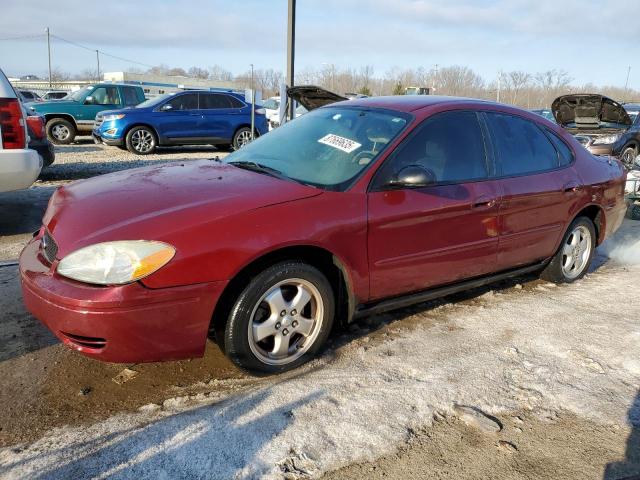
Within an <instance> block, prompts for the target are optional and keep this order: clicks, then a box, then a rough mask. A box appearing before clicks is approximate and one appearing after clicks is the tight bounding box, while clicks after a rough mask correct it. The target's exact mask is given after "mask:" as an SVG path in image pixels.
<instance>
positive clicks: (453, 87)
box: [438, 65, 485, 97]
mask: <svg viewBox="0 0 640 480" xmlns="http://www.w3.org/2000/svg"><path fill="white" fill-rule="evenodd" d="M438 84H439V86H440V93H442V94H444V95H455V96H466V97H473V96H478V93H479V92H481V91H482V90H483V89H484V88H485V84H484V80H483V79H482V77H480V75H478V74H476V73H475V72H474V71H473V70H471V69H470V68H468V67H462V66H459V65H454V66H452V67H445V68H442V69H440V71H439V72H438Z"/></svg>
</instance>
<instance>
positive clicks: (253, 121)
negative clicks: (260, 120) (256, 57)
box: [251, 63, 256, 142]
mask: <svg viewBox="0 0 640 480" xmlns="http://www.w3.org/2000/svg"><path fill="white" fill-rule="evenodd" d="M255 124H256V91H255V90H254V89H253V63H252V64H251V141H252V142H253V141H254V140H255Z"/></svg>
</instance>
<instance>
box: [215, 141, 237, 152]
mask: <svg viewBox="0 0 640 480" xmlns="http://www.w3.org/2000/svg"><path fill="white" fill-rule="evenodd" d="M214 147H216V149H217V150H220V151H222V152H230V151H232V150H233V147H232V146H231V144H230V143H220V144H217V145H214Z"/></svg>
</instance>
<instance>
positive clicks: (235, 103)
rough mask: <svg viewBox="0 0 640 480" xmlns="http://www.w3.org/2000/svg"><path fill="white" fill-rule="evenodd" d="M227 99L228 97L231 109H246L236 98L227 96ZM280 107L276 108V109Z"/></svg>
mask: <svg viewBox="0 0 640 480" xmlns="http://www.w3.org/2000/svg"><path fill="white" fill-rule="evenodd" d="M225 97H227V99H228V100H229V101H230V102H231V107H232V108H243V107H244V103H242V102H241V101H240V100H238V99H237V98H235V97H232V96H230V95H225ZM277 108H278V107H277V106H276V109H277Z"/></svg>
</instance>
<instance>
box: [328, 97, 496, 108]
mask: <svg viewBox="0 0 640 480" xmlns="http://www.w3.org/2000/svg"><path fill="white" fill-rule="evenodd" d="M340 103H341V104H342V103H344V104H345V105H347V103H346V102H340ZM456 103H464V104H468V105H474V104H477V105H491V104H495V105H499V104H496V103H495V102H490V101H487V100H478V99H476V98H465V97H448V96H444V95H393V96H388V97H367V98H356V99H354V100H349V101H348V105H350V106H354V107H357V106H362V107H375V108H388V109H390V110H398V111H400V112H414V111H416V110H420V109H421V108H425V107H430V106H432V105H439V104H456ZM501 106H503V105H501Z"/></svg>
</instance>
